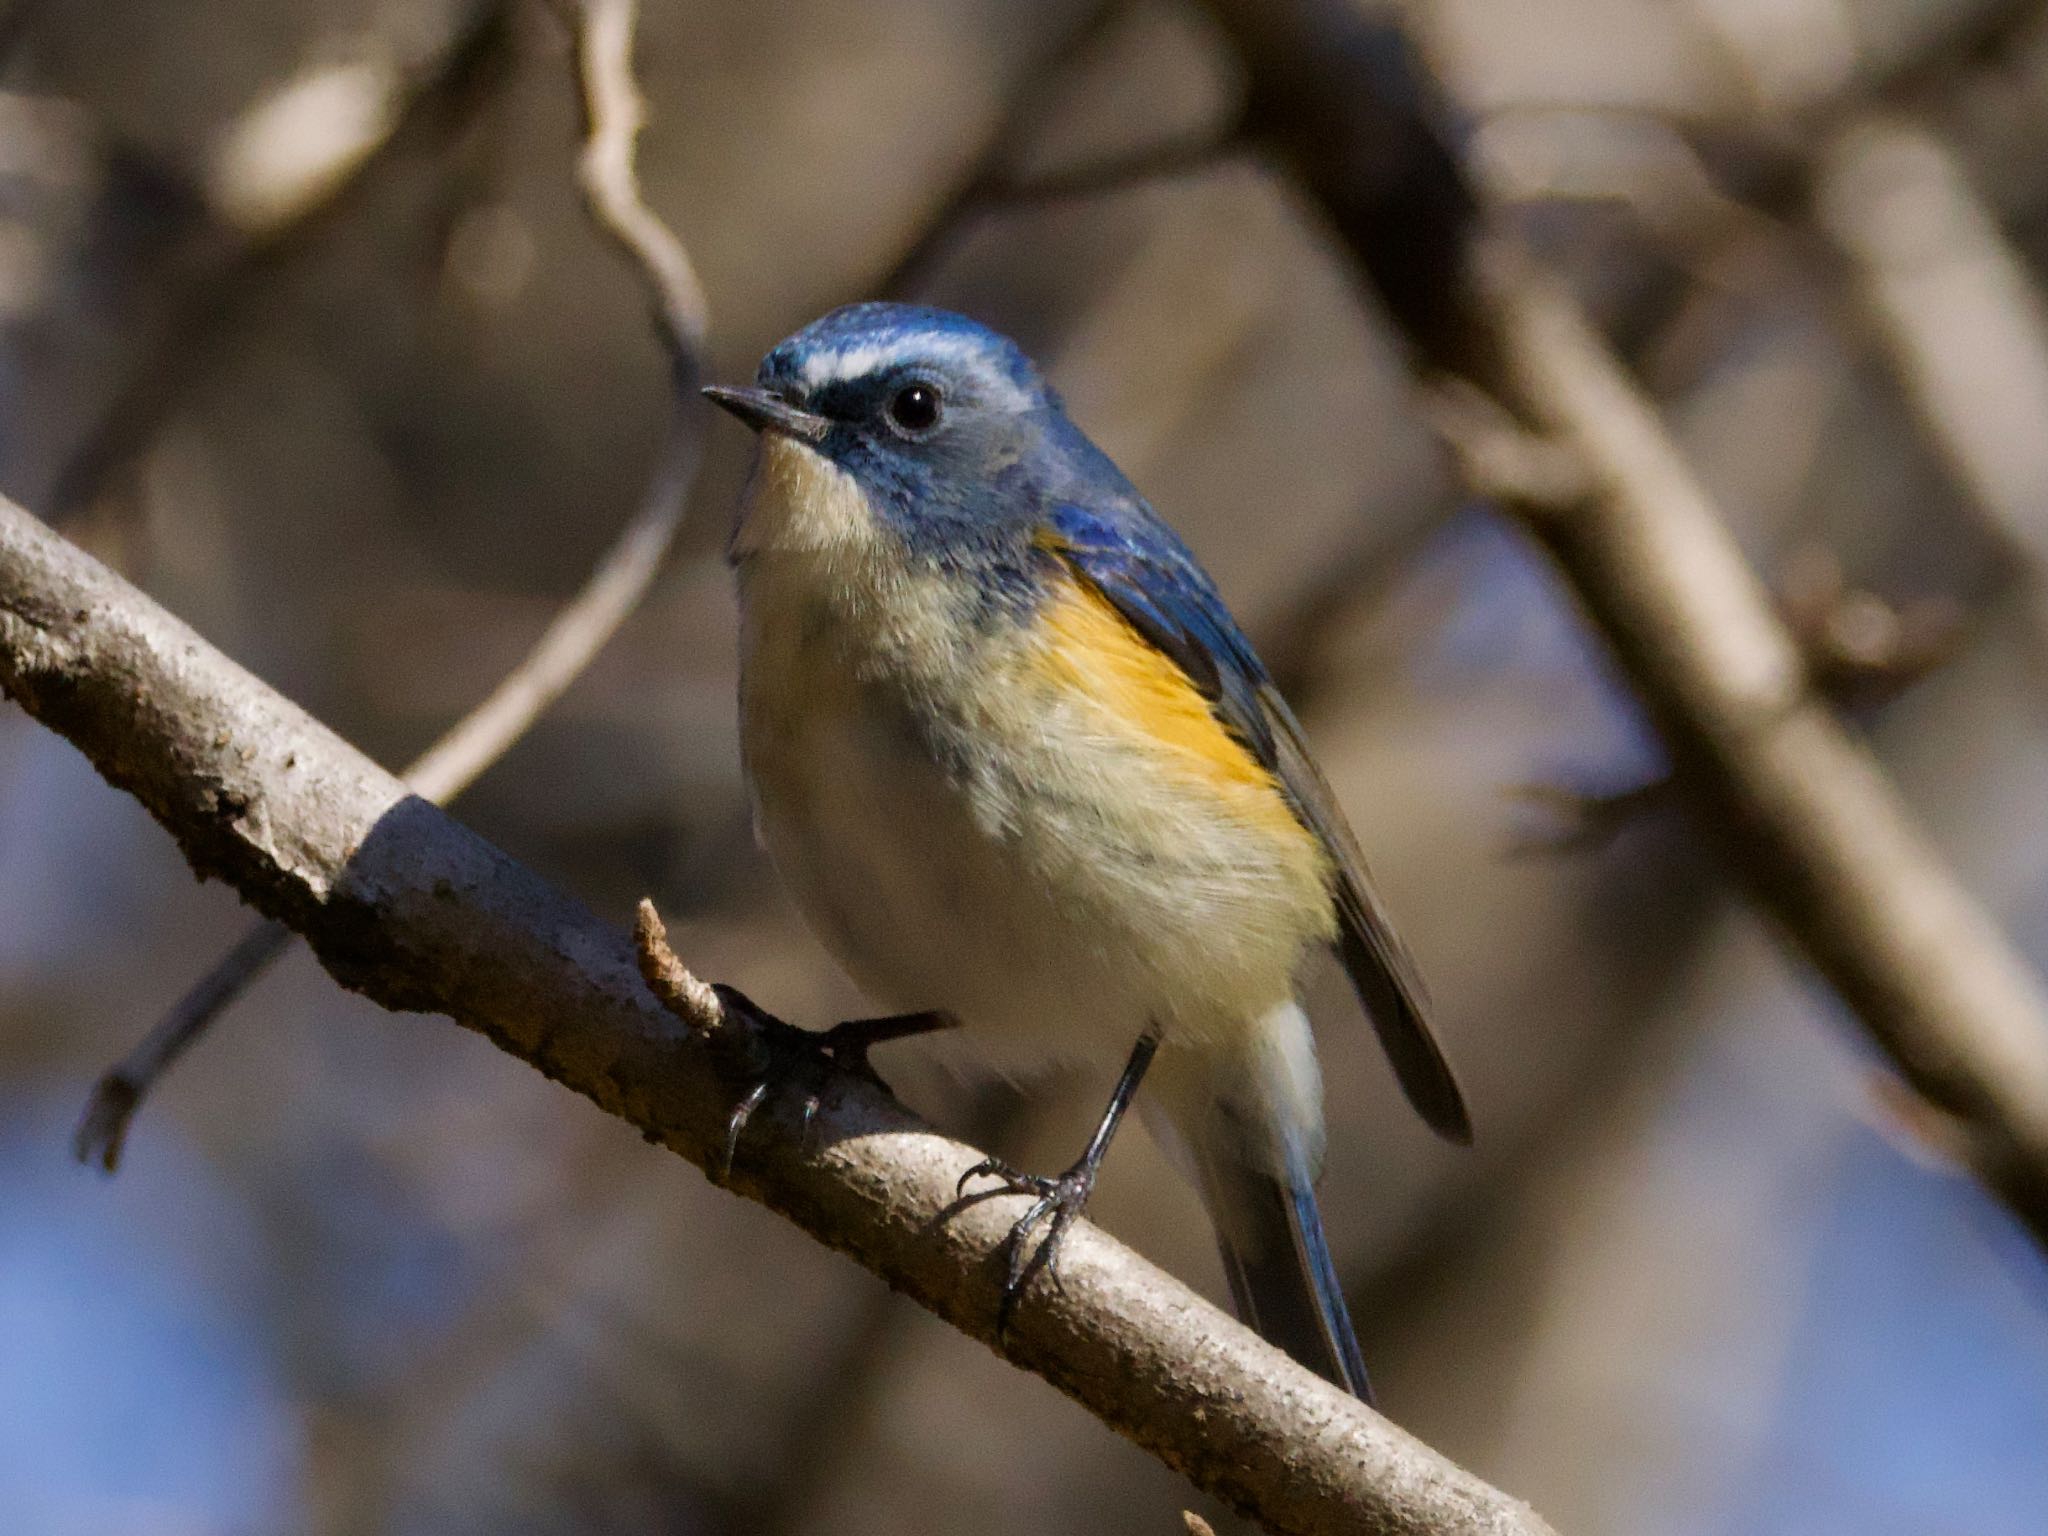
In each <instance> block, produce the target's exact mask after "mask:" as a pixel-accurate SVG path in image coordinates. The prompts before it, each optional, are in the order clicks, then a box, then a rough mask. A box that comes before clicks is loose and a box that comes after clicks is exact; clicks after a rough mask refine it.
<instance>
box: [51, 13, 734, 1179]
mask: <svg viewBox="0 0 2048 1536" xmlns="http://www.w3.org/2000/svg"><path fill="white" fill-rule="evenodd" d="M632 10H633V7H632V6H631V5H622V4H621V3H620V0H595V3H594V4H592V5H591V6H590V7H589V8H588V9H587V11H586V12H585V14H586V16H587V18H588V25H587V26H586V27H585V28H584V30H583V31H582V32H581V33H579V47H578V60H579V69H578V75H577V78H578V81H579V83H580V84H581V86H582V88H583V91H584V94H585V121H586V125H587V133H588V146H589V147H588V148H586V150H585V153H584V160H583V164H584V166H585V167H586V173H585V175H584V178H583V185H584V189H585V198H586V203H587V206H588V208H589V212H590V215H591V218H592V219H593V221H595V222H596V223H597V225H598V227H599V228H600V229H602V230H604V231H605V232H606V233H607V234H608V235H610V236H611V237H612V238H613V239H614V240H615V241H616V243H617V244H618V246H619V248H620V249H621V251H623V252H624V253H625V255H626V256H627V258H628V259H629V261H630V262H631V263H632V265H633V268H634V270H635V271H636V272H638V273H639V274H640V276H641V278H642V280H643V281H644V283H645V284H646V287H647V290H648V295H649V300H650V307H651V309H652V311H653V315H654V321H655V328H656V332H657V334H658V335H659V336H660V338H661V340H662V343H663V345H664V346H665V347H666V348H667V350H668V352H669V355H670V358H671V361H672V363H673V364H674V366H675V368H676V370H677V378H676V389H675V391H674V393H673V395H672V397H671V401H670V406H669V425H668V429H667V435H666V437H665V438H664V440H663V443H662V446H661V449H660V454H659V458H658V460H657V463H656V466H655V471H654V475H653V478H652V479H651V480H650V481H649V483H648V486H647V490H646V493H645V495H644V496H643V498H642V500H641V504H640V509H639V511H638V512H637V513H636V514H635V515H634V517H633V520H632V521H631V522H629V523H628V524H627V525H626V526H625V528H624V529H622V530H621V531H620V533H619V536H618V538H617V539H615V540H614V541H613V543H612V545H611V547H610V548H609V549H608V550H606V551H605V553H604V556H603V557H602V558H601V559H600V560H599V561H598V563H597V566H596V568H595V569H593V570H592V571H591V573H590V576H589V578H588V579H587V580H586V581H585V582H584V584H583V587H582V590H580V591H579V592H578V593H577V594H576V596H575V597H574V598H572V599H571V600H570V601H569V603H568V604H567V606H565V607H564V608H563V609H562V610H561V611H560V612H559V613H558V614H556V615H555V617H554V619H553V620H552V621H551V622H550V623H549V624H548V627H547V628H546V629H545V630H544V631H542V633H541V635H540V637H539V638H538V639H537V640H535V641H534V643H533V646H532V648H531V649H529V650H528V651H527V653H526V655H525V656H524V657H523V658H521V660H520V662H519V664H518V665H517V666H515V667H514V668H513V669H512V670H511V671H510V672H508V673H507V674H506V675H505V677H504V678H503V679H502V680H500V682H499V683H498V685H497V687H495V688H494V689H492V690H491V692H490V694H489V695H488V696H487V697H486V698H485V699H484V700H483V701H482V702H481V703H479V704H478V705H477V706H476V707H475V708H474V709H472V710H470V712H469V713H468V714H466V715H464V716H463V717H462V718H461V719H460V720H458V721H457V722H456V723H455V724H454V725H453V726H452V727H450V728H449V729H448V731H447V732H445V733H444V734H443V735H442V736H441V738H440V739H439V740H438V741H436V742H435V743H434V744H433V745H432V746H430V747H429V748H427V750H426V751H425V752H424V753H423V754H421V755H420V757H419V758H417V759H416V760H415V761H414V762H413V764H412V766H411V767H409V768H407V769H406V771H405V781H406V783H407V784H408V785H409V786H410V787H411V788H412V789H413V791H414V792H416V793H417V794H419V795H421V796H423V797H425V798H426V799H428V800H431V801H433V802H434V803H435V804H436V805H445V804H447V803H448V802H449V801H451V800H453V799H455V798H456V797H457V796H459V795H460V794H461V793H462V792H463V791H464V790H466V789H467V788H468V787H469V786H470V785H471V784H472V783H474V782H475V780H476V778H477V775H479V774H480V773H482V772H483V771H484V770H485V769H486V768H488V767H489V766H490V765H491V764H493V763H495V762H496V761H498V759H499V758H501V757H503V756H504V755H505V753H506V752H507V751H508V750H509V749H510V748H511V746H512V744H513V743H514V742H516V741H518V740H519V738H520V737H521V736H523V735H525V734H526V732H527V731H528V730H530V729H531V728H532V726H533V723H534V722H535V721H536V720H537V719H539V718H540V716H541V715H543V714H544V713H546V712H547V710H548V709H549V708H550V707H551V706H552V705H553V704H554V703H555V701H556V700H557V699H559V698H560V697H561V696H562V694H563V693H564V692H566V691H567V689H568V687H569V685H570V684H571V683H573V682H574V681H575V680H576V679H577V678H578V677H579V676H581V675H582V673H583V672H584V671H585V669H586V668H588V667H589V665H590V663H591V662H592V660H594V659H595V658H596V656H597V653H598V652H599V651H600V650H602V649H603V648H604V646H605V643H606V642H607V641H609V640H610V639H611V637H612V635H613V634H614V633H616V632H617V630H618V627H619V625H620V624H621V623H623V622H624V621H625V619H626V616H627V615H628V614H630V613H631V612H632V611H633V610H634V609H635V608H637V607H638V606H639V604H640V600H641V599H642V598H643V597H644V596H646V593H647V589H648V587H649V585H650V584H651V583H652V582H653V580H654V577H655V575H656V573H657V572H658V571H659V570H660V569H661V563H662V559H663V557H664V556H665V555H666V554H667V552H668V549H669V546H670V545H671V544H672V543H673V542H674V540H675V535H676V531H677V529H678V528H679V527H680V526H681V524H682V517H683V511H684V508H685V507H686V505H687V503H688V500H689V489H690V483H691V481H692V480H693V479H694V478H695V476H696V470H697V463H698V459H699V453H698V440H697V428H698V423H699V421H700V419H701V410H700V408H699V407H698V406H697V404H696V401H695V400H694V398H693V397H692V395H693V392H692V390H691V388H690V386H691V384H692V383H693V382H694V378H693V375H694V371H695V368H696V358H697V356H698V354H699V351H700V349H701V346H702V343H703V339H704V334H705V326H706V324H707V323H708V321H707V313H706V309H705V304H704V294H703V289H702V286H701V285H700V284H699V283H698V281H697V278H696V274H695V272H694V270H693V269H692V267H691V265H690V260H689V256H688V254H687V253H686V252H685V251H684V249H683V246H682V243H681V242H680V241H679V240H678V239H677V238H676V236H675V235H674V233H673V232H672V231H670V229H669V228H668V226H667V225H665V224H664V223H662V222H661V220H660V219H659V218H658V217H657V216H656V215H655V214H654V213H653V211H652V210H651V209H649V208H648V207H647V205H646V203H645V202H644V201H643V200H642V199H641V196H640V192H639V184H638V181H637V179H636V177H635V172H634V165H633V145H634V139H635V136H636V135H637V133H638V131H639V127H640V121H641V115H642V114H641V106H640V97H639V93H638V91H637V90H635V89H634V87H633V85H632V81H631V77H630V72H631V68H632V36H633V18H632V14H631V12H632ZM621 11H623V12H625V14H624V15H623V16H622V15H621V14H619V13H620V12H621ZM620 74H624V75H625V76H626V79H625V81H624V83H623V84H621V83H620V81H619V79H618V78H617V77H618V76H619V75H620ZM592 166H596V167H599V169H596V170H591V169H589V168H590V167H592ZM288 942H289V935H288V934H287V933H286V931H285V930H284V929H283V928H282V927H281V926H279V925H278V924H276V923H268V922H266V923H260V924H258V925H257V926H255V927H253V928H251V929H250V930H249V932H248V933H247V934H245V935H244V936H243V937H242V939H241V940H240V941H239V942H237V943H236V945H235V947H234V948H233V949H231V950H230V951H228V953H227V954H226V955H224V956H223V957H222V958H221V960H220V962H219V963H218V964H217V965H215V966H214V967H213V969H212V970H210V971H208V972H207V973H206V975H204V976H202V977H201V978H200V979H199V980H198V981H197V982H196V983H195V984H194V985H193V986H192V987H191V988H190V989H189V990H188V991H187V992H186V993H185V995H184V996H183V997H181V998H179V999H178V1001H177V1003H176V1004H174V1005H173V1006H172V1008H171V1010H170V1011H169V1012H168V1013H166V1014H165V1015H164V1017H163V1018H162V1019H160V1020H159V1021H158V1022H157V1023H156V1024H155V1025H154V1026H152V1027H151V1029H150V1031H149V1033H148V1034H146V1035H145V1036H144V1037H143V1038H142V1041H141V1042H140V1043H139V1044H138V1045H137V1046H136V1047H135V1048H134V1049H133V1050H132V1051H130V1052H129V1053H128V1054H127V1055H126V1056H125V1057H123V1058H122V1059H121V1061H120V1062H118V1063H117V1064H116V1065H115V1066H114V1067H112V1068H111V1069H109V1070H108V1071H107V1072H105V1073H103V1074H102V1075H101V1077H100V1079H99V1081H98V1082H97V1083H95V1084H94V1086H93V1090H92V1095H91V1097H90V1099H89V1100H88V1101H87V1103H86V1108H85V1113H84V1114H83V1115H82V1116H81V1117H80V1119H79V1124H78V1129H77V1132H76V1133H75V1135H74V1138H73V1149H74V1151H75V1152H76V1153H77V1155H78V1158H79V1160H80V1161H81V1162H86V1163H94V1162H96V1163H98V1164H99V1165H100V1166H101V1167H102V1168H104V1169H105V1170H106V1171H107V1172H109V1173H112V1172H113V1171H114V1170H115V1169H116V1168H117V1167H118V1166H119V1164H120V1158H121V1148H122V1144H123V1142H124V1141H125V1139H126V1137H127V1134H128V1127H129V1125H130V1124H131V1123H132V1121H133V1120H134V1117H135V1114H136V1112H137V1110H139V1109H140V1108H141V1106H142V1103H143V1101H144V1099H145V1098H146V1097H147V1096H148V1094H149V1092H150V1090H151V1089H152V1088H153V1087H154V1086H155V1084H156V1083H157V1081H158V1080H159V1079H161V1078H162V1076H163V1074H164V1073H165V1072H167V1071H168V1070H169V1069H170V1067H171V1066H172V1065H173V1064H174V1063H175V1062H176V1061H177V1060H178V1059H179V1057H181V1056H182V1055H183V1054H184V1053H185V1052H186V1051H187V1050H188V1049H189V1048H190V1047H191V1046H192V1045H193V1043H194V1042H195V1041H197V1040H198V1039H199V1038H200V1036H201V1035H203V1034H204V1033H205V1031H206V1029H207V1028H208V1026H209V1025H211V1024H212V1022H213V1021H214V1019H216V1018H218V1017H219V1016H220V1014H221V1012H222V1011H223V1010H225V1009H226V1008H227V1007H228V1006H229V1005H230V1004H231V1003H233V1002H234V1000H235V999H236V998H237V997H239V996H241V995H242V993H243V992H245V991H246V990H247V989H248V988H249V986H250V985H251V984H252V983H253V982H255V980H256V979H257V978H258V977H260V976H261V975H262V974H263V972H264V971H265V970H267V969H268V968H269V966H270V964H271V962H272V961H274V960H275V959H277V957H278V956H279V955H281V954H283V953H284V951H285V949H286V948H287V946H288Z"/></svg>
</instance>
